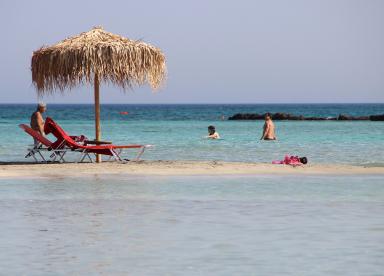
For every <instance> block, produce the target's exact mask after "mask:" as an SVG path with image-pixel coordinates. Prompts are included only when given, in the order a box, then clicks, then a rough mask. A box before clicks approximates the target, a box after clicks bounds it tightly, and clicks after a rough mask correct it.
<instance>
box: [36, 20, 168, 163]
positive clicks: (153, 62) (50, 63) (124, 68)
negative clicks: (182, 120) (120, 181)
mask: <svg viewBox="0 0 384 276" xmlns="http://www.w3.org/2000/svg"><path fill="white" fill-rule="evenodd" d="M31 70H32V82H33V84H34V85H35V87H36V89H37V92H38V95H39V96H43V95H44V94H51V93H53V92H54V91H55V90H58V91H60V92H64V89H66V88H69V89H71V88H73V87H75V86H77V85H79V84H84V83H89V84H92V83H93V84H94V94H95V125H96V140H98V141H100V139H101V133H100V102H99V86H100V82H102V81H104V82H107V83H108V82H110V83H113V84H116V85H118V86H120V87H122V88H123V89H124V90H125V89H127V88H132V87H134V86H136V85H142V84H145V83H148V84H149V85H150V86H151V88H152V89H153V90H156V89H158V88H159V87H160V86H161V84H162V83H163V81H164V79H165V76H166V66H165V56H164V54H163V53H162V52H161V50H160V49H158V48H156V47H153V46H151V45H148V44H146V43H144V42H141V41H133V40H130V39H127V38H124V37H121V36H119V35H115V34H112V33H108V32H106V31H104V30H103V29H102V28H100V27H95V28H93V29H92V30H90V31H89V32H85V33H81V34H80V35H78V36H74V37H70V38H67V39H65V40H63V41H61V42H59V43H58V44H56V45H53V46H49V47H42V48H40V49H39V50H37V51H35V52H33V56H32V62H31ZM97 161H98V162H99V161H100V158H99V157H98V158H97Z"/></svg>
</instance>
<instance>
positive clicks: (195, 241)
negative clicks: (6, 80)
mask: <svg viewBox="0 0 384 276" xmlns="http://www.w3.org/2000/svg"><path fill="white" fill-rule="evenodd" d="M34 109H35V105H16V104H15V105H5V104H3V105H0V133H1V134H0V162H1V164H2V165H1V166H2V167H3V168H4V167H5V166H7V165H9V164H13V163H15V162H31V163H32V160H29V159H26V158H24V156H25V153H26V148H27V146H28V145H29V144H31V143H32V140H31V138H30V137H28V136H27V135H26V134H25V133H24V132H23V131H22V130H21V129H19V128H18V124H20V123H27V124H28V123H29V117H30V115H31V113H32V112H33V111H34ZM121 112H123V114H122V113H121ZM264 112H287V113H291V114H295V115H296V114H297V115H304V116H322V117H328V116H329V117H335V116H338V115H339V114H348V115H352V116H362V115H374V114H383V113H384V104H279V105H277V104H257V105H256V104H242V105H240V104H239V105H221V104H215V105H123V104H121V105H102V106H101V118H102V133H103V134H102V138H103V139H105V140H108V141H113V142H114V143H116V144H127V143H140V144H151V145H154V147H153V148H151V149H148V150H147V151H146V152H145V154H144V156H143V159H144V160H211V161H236V162H262V163H270V162H271V161H272V160H275V159H282V158H283V157H284V155H285V154H292V155H299V156H306V157H307V158H308V160H309V163H310V164H335V165H337V164H346V165H356V166H373V167H384V122H371V121H276V122H275V125H276V131H277V137H278V140H277V141H273V142H267V141H260V140H259V139H260V136H261V131H262V126H263V122H262V121H229V120H227V118H228V117H229V116H232V115H234V114H235V113H264ZM46 115H47V116H49V117H52V118H53V119H54V120H55V121H57V122H58V123H59V124H60V125H61V126H62V127H63V128H64V129H65V130H67V131H68V132H69V133H70V134H73V135H79V134H84V135H86V136H87V137H89V138H94V136H93V135H94V119H93V106H92V105H54V104H49V105H48V110H47V113H46ZM223 117H224V120H223ZM209 125H214V126H216V129H217V131H218V132H219V133H220V135H221V137H222V139H220V140H207V139H205V138H203V137H204V136H205V135H207V127H208V126H209ZM48 138H49V139H51V138H52V137H49V136H48ZM130 154H133V153H130ZM31 166H33V165H31ZM58 166H60V164H58ZM79 166H81V164H79ZM276 166H278V165H276ZM0 211H1V212H0V275H384V274H383V271H384V261H383V260H384V217H383V213H384V177H383V175H353V174H352V175H340V174H335V175H316V174H313V175H300V174H297V175H296V174H292V175H288V176H287V175H283V176H282V175H273V174H271V175H225V176H224V175H223V176H220V175H194V176H155V175H151V176H149V175H130V174H129V172H128V173H127V174H121V175H109V174H108V173H107V172H100V174H95V175H87V176H80V177H74V176H71V172H68V175H67V176H63V175H60V176H54V175H52V174H50V176H38V175H36V176H35V177H24V176H23V175H20V176H18V177H12V178H9V177H8V178H0Z"/></svg>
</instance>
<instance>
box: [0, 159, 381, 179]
mask: <svg viewBox="0 0 384 276" xmlns="http://www.w3.org/2000/svg"><path fill="white" fill-rule="evenodd" d="M122 174H123V175H241V174H244V175H262V174H263V175H285V174H291V175H292V174H297V175H364V174H365V175H370V174H380V175H382V174H383V175H384V167H364V166H353V165H340V164H309V165H304V166H297V167H292V166H287V165H272V164H267V163H242V162H221V161H139V162H127V163H115V162H104V163H101V164H95V163H79V164H77V163H65V164H60V163H55V164H35V163H4V162H3V163H1V164H0V177H1V178H17V177H21V178H24V177H52V176H60V177H65V176H72V177H74V176H75V177H76V176H87V175H122Z"/></svg>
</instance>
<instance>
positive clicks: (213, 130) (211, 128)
mask: <svg viewBox="0 0 384 276" xmlns="http://www.w3.org/2000/svg"><path fill="white" fill-rule="evenodd" d="M206 138H210V139H220V135H219V133H217V132H216V128H215V126H209V127H208V136H206Z"/></svg>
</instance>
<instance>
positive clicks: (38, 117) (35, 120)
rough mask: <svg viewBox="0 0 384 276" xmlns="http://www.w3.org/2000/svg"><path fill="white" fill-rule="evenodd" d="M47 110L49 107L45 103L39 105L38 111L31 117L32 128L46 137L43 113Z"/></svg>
mask: <svg viewBox="0 0 384 276" xmlns="http://www.w3.org/2000/svg"><path fill="white" fill-rule="evenodd" d="M46 110H47V106H46V105H45V104H43V103H39V104H38V105H37V110H36V111H35V112H33V114H32V116H31V128H32V129H33V130H36V131H37V132H39V133H40V134H41V135H43V136H44V135H45V133H44V119H43V115H42V114H43V113H44V112H45V111H46Z"/></svg>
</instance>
